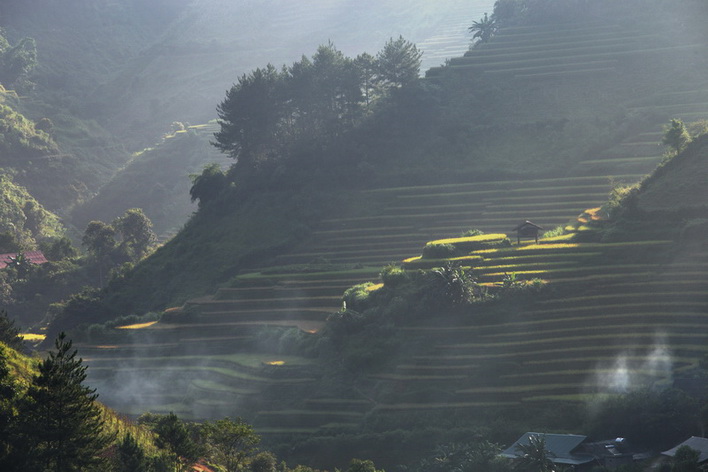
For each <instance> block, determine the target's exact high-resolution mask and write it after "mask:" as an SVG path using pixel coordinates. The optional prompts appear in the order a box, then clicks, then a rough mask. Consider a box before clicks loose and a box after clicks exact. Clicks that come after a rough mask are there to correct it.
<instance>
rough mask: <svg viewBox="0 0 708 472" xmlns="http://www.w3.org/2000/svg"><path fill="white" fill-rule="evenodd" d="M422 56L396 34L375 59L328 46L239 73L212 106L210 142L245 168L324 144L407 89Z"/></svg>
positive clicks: (365, 54)
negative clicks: (298, 146)
mask: <svg viewBox="0 0 708 472" xmlns="http://www.w3.org/2000/svg"><path fill="white" fill-rule="evenodd" d="M421 55H422V53H421V52H420V51H419V50H418V49H417V48H416V46H415V45H414V44H412V43H411V42H409V41H406V40H405V39H404V38H402V37H399V38H398V39H393V38H392V39H390V40H389V41H388V42H387V43H386V44H385V46H384V47H383V49H382V50H381V51H379V52H378V53H377V54H376V56H372V55H370V54H367V53H363V54H360V55H359V56H357V57H356V58H349V57H346V56H345V55H344V54H343V53H342V52H341V51H339V50H338V49H337V48H336V47H335V46H334V45H333V44H332V43H329V44H327V45H322V46H320V47H319V48H318V49H317V52H316V53H315V54H314V55H313V56H312V57H311V58H308V57H306V56H303V57H302V59H301V60H300V61H298V62H295V63H293V64H292V65H291V66H289V67H286V66H283V67H282V68H280V69H278V68H276V67H274V66H272V65H270V64H269V65H268V66H266V67H264V68H258V69H256V70H254V71H252V72H250V73H249V74H244V75H243V76H241V77H240V78H239V79H238V82H237V83H236V84H234V86H233V87H232V88H231V89H230V90H229V91H228V92H227V94H226V98H225V100H224V101H223V102H222V103H221V104H220V105H219V106H218V108H217V111H218V114H219V118H220V122H219V123H220V125H221V130H220V131H219V132H218V133H216V134H215V138H216V141H215V143H214V144H215V146H216V147H217V148H219V149H220V150H222V151H223V152H225V153H227V154H229V155H230V156H231V157H233V158H235V159H237V163H238V166H239V167H240V168H241V170H242V171H245V170H248V169H252V168H254V167H257V166H258V165H259V164H261V163H263V162H264V161H272V160H277V159H281V158H283V157H285V156H286V155H288V154H290V153H292V146H293V144H294V143H303V142H307V143H313V142H315V141H317V140H324V141H328V140H331V139H332V138H335V137H337V136H340V135H342V133H344V132H345V131H346V130H348V129H350V128H351V127H352V126H353V125H355V124H356V123H357V122H359V120H361V119H362V118H363V117H365V116H366V115H367V113H368V112H370V111H371V110H372V107H373V106H374V104H376V103H377V102H378V101H379V100H381V99H382V98H383V97H386V96H389V95H390V94H391V93H392V92H393V91H394V90H397V89H401V88H405V87H408V86H410V85H412V84H414V83H415V82H416V81H417V80H418V76H419V73H420V63H421ZM193 196H194V194H193ZM200 197H201V195H197V198H200Z"/></svg>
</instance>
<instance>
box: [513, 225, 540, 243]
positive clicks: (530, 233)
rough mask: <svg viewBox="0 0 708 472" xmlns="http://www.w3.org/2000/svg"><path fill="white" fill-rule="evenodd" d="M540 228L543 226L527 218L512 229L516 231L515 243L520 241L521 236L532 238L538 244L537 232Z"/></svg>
mask: <svg viewBox="0 0 708 472" xmlns="http://www.w3.org/2000/svg"><path fill="white" fill-rule="evenodd" d="M542 230H543V228H542V227H540V226H538V225H537V224H534V223H531V222H530V221H529V220H526V221H524V222H523V223H521V224H520V225H519V226H517V227H516V228H514V231H516V244H520V243H521V238H534V239H535V240H536V244H538V233H539V231H542Z"/></svg>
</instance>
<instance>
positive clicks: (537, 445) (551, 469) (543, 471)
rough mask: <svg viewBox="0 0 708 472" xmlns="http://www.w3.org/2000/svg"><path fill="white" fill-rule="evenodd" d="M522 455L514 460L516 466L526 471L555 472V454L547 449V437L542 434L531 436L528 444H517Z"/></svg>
mask: <svg viewBox="0 0 708 472" xmlns="http://www.w3.org/2000/svg"><path fill="white" fill-rule="evenodd" d="M516 449H518V451H519V453H520V455H519V456H518V457H517V458H516V459H515V460H514V462H515V464H514V465H515V467H516V468H517V469H518V470H520V471H524V472H555V464H554V463H553V461H552V460H551V459H552V458H553V457H554V454H553V453H552V452H551V451H549V450H548V449H546V438H545V437H544V436H543V435H542V434H533V435H531V436H529V443H528V444H519V445H517V446H516Z"/></svg>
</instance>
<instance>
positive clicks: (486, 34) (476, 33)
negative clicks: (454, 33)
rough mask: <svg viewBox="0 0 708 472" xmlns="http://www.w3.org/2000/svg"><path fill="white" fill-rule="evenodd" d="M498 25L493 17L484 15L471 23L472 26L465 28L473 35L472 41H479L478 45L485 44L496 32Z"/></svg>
mask: <svg viewBox="0 0 708 472" xmlns="http://www.w3.org/2000/svg"><path fill="white" fill-rule="evenodd" d="M497 29H498V25H497V20H496V18H494V15H492V16H489V15H487V14H486V13H485V14H484V16H483V17H482V18H480V19H479V21H473V22H472V26H470V27H469V28H467V31H469V32H470V33H473V35H472V39H479V42H480V43H486V42H487V41H489V40H490V39H491V38H492V36H494V34H495V33H496V32H497Z"/></svg>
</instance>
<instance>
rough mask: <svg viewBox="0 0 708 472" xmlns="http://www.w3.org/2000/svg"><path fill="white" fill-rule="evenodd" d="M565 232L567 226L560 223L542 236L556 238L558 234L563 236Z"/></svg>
mask: <svg viewBox="0 0 708 472" xmlns="http://www.w3.org/2000/svg"><path fill="white" fill-rule="evenodd" d="M563 234H565V226H564V225H559V226H556V227H555V228H553V229H551V230H549V231H546V232H545V233H543V236H541V238H555V237H557V236H563Z"/></svg>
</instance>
